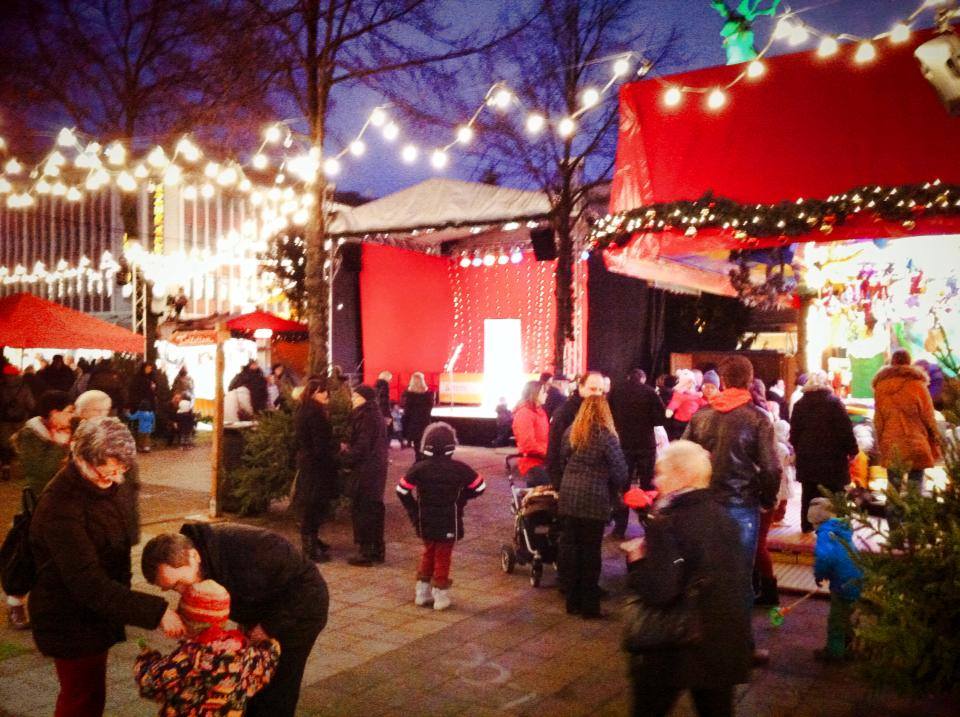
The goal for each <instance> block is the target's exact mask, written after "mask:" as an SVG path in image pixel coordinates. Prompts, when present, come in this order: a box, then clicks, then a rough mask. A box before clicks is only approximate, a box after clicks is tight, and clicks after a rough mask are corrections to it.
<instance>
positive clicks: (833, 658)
mask: <svg viewBox="0 0 960 717" xmlns="http://www.w3.org/2000/svg"><path fill="white" fill-rule="evenodd" d="M807 520H809V521H810V523H812V524H813V526H814V528H815V530H816V531H817V547H816V548H815V550H814V558H815V560H814V564H813V577H814V579H815V580H816V581H817V585H819V584H820V583H821V582H822V581H824V580H829V581H830V614H829V616H828V617H827V646H826V647H825V648H824V649H822V650H817V651H816V652H814V657H816V658H817V659H818V660H821V661H824V662H838V661H840V660H844V659H846V658H847V651H848V649H849V646H850V642H851V640H852V638H853V628H852V627H851V624H850V618H851V615H852V613H853V605H854V603H855V602H856V601H857V600H858V599H859V598H860V590H861V587H862V583H863V571H862V570H861V569H860V567H859V566H858V565H857V563H856V562H855V560H854V557H853V556H854V555H856V553H857V549H856V547H854V545H853V529H852V528H851V527H850V524H849V523H847V522H846V521H845V520H840V519H839V518H837V517H835V515H834V512H833V506H832V505H831V503H830V500H829V499H828V498H814V499H813V500H812V501H810V509H809V510H808V511H807Z"/></svg>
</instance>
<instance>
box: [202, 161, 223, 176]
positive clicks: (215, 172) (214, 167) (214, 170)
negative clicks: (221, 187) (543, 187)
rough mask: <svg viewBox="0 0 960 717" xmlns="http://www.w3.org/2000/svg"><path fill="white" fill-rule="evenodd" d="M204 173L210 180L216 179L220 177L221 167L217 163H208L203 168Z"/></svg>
mask: <svg viewBox="0 0 960 717" xmlns="http://www.w3.org/2000/svg"><path fill="white" fill-rule="evenodd" d="M203 173H204V175H205V176H206V177H208V178H209V179H216V178H217V177H218V176H219V175H220V165H219V164H218V163H217V162H207V166H206V167H204V168H203Z"/></svg>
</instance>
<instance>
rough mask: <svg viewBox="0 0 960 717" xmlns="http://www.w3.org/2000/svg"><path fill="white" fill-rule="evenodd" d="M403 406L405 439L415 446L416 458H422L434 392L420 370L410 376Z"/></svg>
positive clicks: (401, 401) (401, 400)
mask: <svg viewBox="0 0 960 717" xmlns="http://www.w3.org/2000/svg"><path fill="white" fill-rule="evenodd" d="M400 406H401V407H402V408H403V440H405V441H407V443H409V444H411V445H412V446H413V450H414V454H415V456H416V457H415V459H414V460H417V461H419V460H421V459H422V458H423V453H421V452H420V442H421V441H422V440H423V432H424V431H425V430H426V429H427V426H428V425H430V412H431V411H433V392H432V391H430V390H429V389H428V388H427V382H426V381H425V380H424V378H423V374H422V373H420V372H419V371H417V372H415V373H414V374H413V375H411V376H410V385H409V386H407V390H406V391H404V392H403V395H402V396H401V397H400Z"/></svg>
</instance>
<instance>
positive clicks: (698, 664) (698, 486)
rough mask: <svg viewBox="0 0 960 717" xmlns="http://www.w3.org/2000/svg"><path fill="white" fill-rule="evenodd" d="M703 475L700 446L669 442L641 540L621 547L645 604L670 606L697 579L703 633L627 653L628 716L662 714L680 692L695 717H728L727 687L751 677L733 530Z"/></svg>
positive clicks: (706, 469) (706, 465) (705, 463)
mask: <svg viewBox="0 0 960 717" xmlns="http://www.w3.org/2000/svg"><path fill="white" fill-rule="evenodd" d="M710 474H711V468H710V454H709V453H708V452H707V451H706V450H705V449H704V448H702V447H701V446H698V445H697V444H695V443H692V442H691V441H674V442H673V443H671V444H670V445H669V446H668V447H667V448H666V449H665V450H664V452H663V454H662V455H661V457H660V459H659V460H658V461H657V467H656V478H655V481H654V482H655V483H656V486H657V489H658V490H659V491H660V497H659V499H658V500H657V506H656V510H655V512H654V513H653V514H652V515H651V516H650V518H649V519H648V522H647V528H646V535H645V538H637V539H635V540H633V541H630V543H628V544H626V545H627V546H629V547H631V548H632V550H630V551H629V552H628V554H627V560H628V562H629V577H628V579H629V584H630V587H631V588H632V589H633V590H634V591H635V592H636V593H637V595H638V596H639V597H640V599H641V600H642V601H643V602H644V603H646V604H647V605H650V606H653V607H662V606H666V605H669V604H671V603H672V602H673V601H675V600H676V599H678V598H679V597H680V596H681V594H682V593H683V592H684V590H685V589H686V587H687V586H688V585H689V584H690V583H691V582H693V581H697V583H698V585H699V588H698V592H697V597H696V600H695V602H694V605H695V609H696V610H697V611H698V613H699V618H700V626H701V635H702V636H701V639H700V641H699V642H698V643H696V644H693V645H690V646H685V647H675V648H668V649H661V650H657V651H652V652H645V653H635V654H631V656H630V674H631V678H632V681H633V691H634V708H633V714H634V716H635V717H640V716H644V717H646V716H647V715H649V716H651V717H653V716H655V715H656V716H659V715H666V714H669V712H670V709H671V708H672V707H673V704H674V702H676V700H677V698H678V697H679V695H680V693H681V692H683V691H684V690H687V689H689V690H690V691H691V693H692V695H693V702H694V705H695V706H696V708H697V711H698V713H699V714H701V715H730V714H733V689H734V685H736V684H739V683H741V682H746V681H747V680H748V678H749V676H750V662H751V653H752V647H751V638H750V614H749V610H748V608H747V605H746V603H745V602H744V600H743V584H744V582H745V581H746V580H747V577H746V576H745V575H743V571H744V570H745V567H744V565H743V556H742V555H741V552H742V551H741V548H740V531H739V528H738V526H737V523H736V522H735V521H734V520H733V518H731V517H730V516H729V515H728V513H727V511H726V510H724V509H723V506H721V505H720V504H719V503H718V502H717V501H716V500H715V498H714V497H713V494H712V493H711V491H710V489H709V485H710Z"/></svg>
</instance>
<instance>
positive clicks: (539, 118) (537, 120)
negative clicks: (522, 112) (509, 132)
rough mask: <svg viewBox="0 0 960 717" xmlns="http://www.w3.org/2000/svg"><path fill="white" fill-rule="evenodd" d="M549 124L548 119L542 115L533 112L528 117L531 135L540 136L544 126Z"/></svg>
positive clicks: (528, 127) (528, 128)
mask: <svg viewBox="0 0 960 717" xmlns="http://www.w3.org/2000/svg"><path fill="white" fill-rule="evenodd" d="M546 123H547V121H546V119H544V116H543V115H542V114H539V113H537V112H531V113H530V114H529V115H527V132H529V133H530V134H539V133H540V132H542V131H543V127H544V125H545V124H546Z"/></svg>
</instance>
